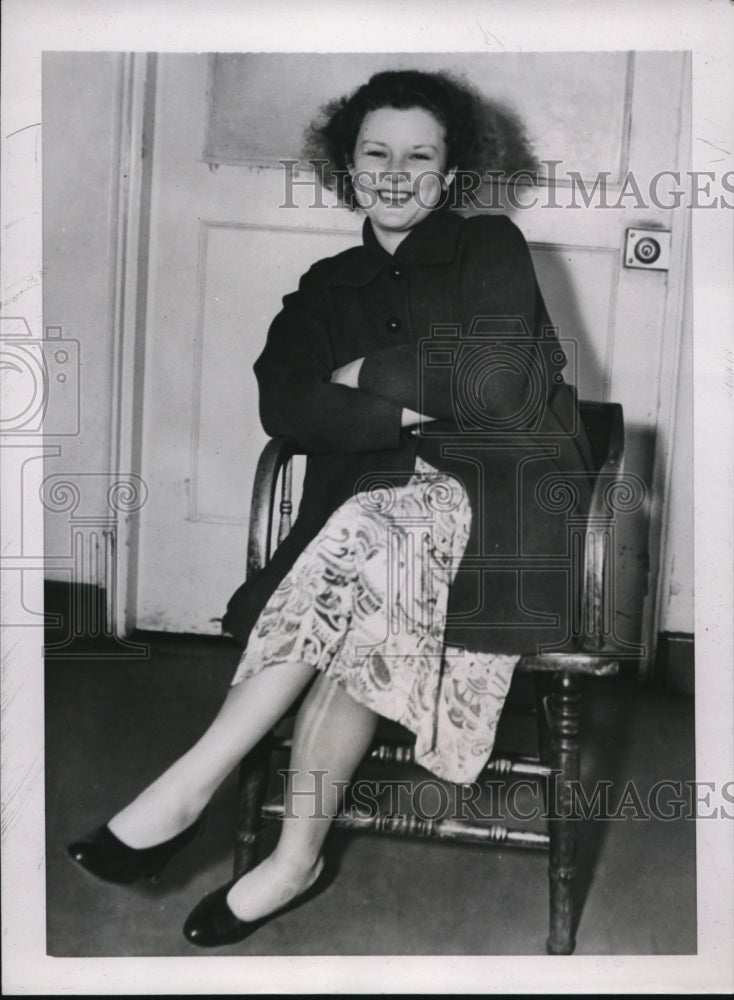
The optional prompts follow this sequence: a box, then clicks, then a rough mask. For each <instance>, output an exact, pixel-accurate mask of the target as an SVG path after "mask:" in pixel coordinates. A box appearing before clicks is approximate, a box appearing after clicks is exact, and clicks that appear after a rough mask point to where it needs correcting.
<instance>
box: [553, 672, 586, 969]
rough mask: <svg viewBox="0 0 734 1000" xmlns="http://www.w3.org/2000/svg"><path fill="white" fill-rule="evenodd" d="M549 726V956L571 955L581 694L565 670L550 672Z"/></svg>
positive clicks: (573, 925) (573, 942)
mask: <svg viewBox="0 0 734 1000" xmlns="http://www.w3.org/2000/svg"><path fill="white" fill-rule="evenodd" d="M544 703H545V716H546V719H547V724H548V728H549V734H548V735H549V740H548V764H549V766H550V768H551V770H552V772H553V773H552V775H551V786H550V788H549V793H551V794H549V798H550V800H551V801H549V803H548V808H547V811H548V815H549V817H550V818H549V820H548V836H549V851H550V864H549V868H548V877H549V883H550V885H549V887H550V934H549V936H548V940H547V941H546V950H547V952H548V954H549V955H570V954H572V952H573V950H574V947H575V945H576V941H575V939H574V931H575V912H574V909H575V908H574V894H573V892H574V877H575V875H576V824H575V822H574V820H573V818H572V817H571V809H572V803H573V799H572V792H571V785H570V783H571V782H574V783H575V782H577V781H578V777H579V740H578V734H579V714H580V704H581V695H580V694H579V691H578V686H577V683H576V678H575V677H574V676H573V675H572V674H569V673H558V674H555V675H554V677H553V686H552V691H551V693H550V695H548V696H547V697H546V698H545V699H544Z"/></svg>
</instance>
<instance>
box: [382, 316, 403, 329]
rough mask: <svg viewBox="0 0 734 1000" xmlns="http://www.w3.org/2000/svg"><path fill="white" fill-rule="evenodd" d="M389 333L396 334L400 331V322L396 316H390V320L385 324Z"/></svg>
mask: <svg viewBox="0 0 734 1000" xmlns="http://www.w3.org/2000/svg"><path fill="white" fill-rule="evenodd" d="M385 326H386V327H387V329H388V330H389V331H390V333H397V332H398V330H399V329H400V320H399V319H398V318H397V316H391V317H390V319H389V320H388V321H387V323H386V324H385Z"/></svg>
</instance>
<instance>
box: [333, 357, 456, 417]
mask: <svg viewBox="0 0 734 1000" xmlns="http://www.w3.org/2000/svg"><path fill="white" fill-rule="evenodd" d="M363 362H364V358H357V360H356V361H350V362H349V363H348V364H346V365H342V366H341V368H336V369H334V371H333V372H332V373H331V379H330V380H329V381H330V382H332V383H333V384H334V385H345V386H347V388H349V389H359V373H360V371H361V370H362V364H363ZM435 419H436V418H435V417H429V416H427V415H426V414H425V413H418V412H417V411H416V410H411V409H409V408H408V407H407V406H404V407H403V410H402V413H401V414H400V426H401V427H415V426H417V425H418V424H425V423H428V422H429V421H431V420H435Z"/></svg>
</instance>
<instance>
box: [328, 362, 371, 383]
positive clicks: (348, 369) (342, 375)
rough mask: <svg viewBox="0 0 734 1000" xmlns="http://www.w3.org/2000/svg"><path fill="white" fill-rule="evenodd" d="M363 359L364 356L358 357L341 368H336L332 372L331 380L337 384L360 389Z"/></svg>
mask: <svg viewBox="0 0 734 1000" xmlns="http://www.w3.org/2000/svg"><path fill="white" fill-rule="evenodd" d="M363 361H364V358H357V360H356V361H350V362H349V363H348V364H346V365H342V366H341V368H336V369H335V370H334V371H333V372H332V373H331V378H330V379H329V381H330V382H333V383H334V384H335V385H346V386H347V387H348V388H349V389H359V370H360V368H361V367H362V362H363Z"/></svg>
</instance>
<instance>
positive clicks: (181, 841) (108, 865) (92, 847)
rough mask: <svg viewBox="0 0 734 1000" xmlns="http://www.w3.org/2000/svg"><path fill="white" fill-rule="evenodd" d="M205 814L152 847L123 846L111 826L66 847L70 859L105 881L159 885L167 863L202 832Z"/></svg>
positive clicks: (120, 883) (99, 829) (100, 828)
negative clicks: (141, 880)
mask: <svg viewBox="0 0 734 1000" xmlns="http://www.w3.org/2000/svg"><path fill="white" fill-rule="evenodd" d="M205 815H206V812H203V813H202V814H201V816H199V818H198V819H197V820H195V822H193V823H192V824H191V826H187V827H186V829H185V830H182V831H181V833H179V834H177V835H176V836H175V837H171V839H170V840H165V841H164V842H163V843H162V844H155V845H154V846H153V847H143V848H135V847H128V846H127V844H123V842H122V841H121V840H119V839H118V838H117V837H116V836H115V835H114V833H113V832H112V831H111V830H110V828H109V827H108V826H100V827H98V828H97V829H96V830H93V831H92V832H91V833H88V834H87V836H86V837H84V838H83V839H82V840H77V841H76V842H75V843H73V844H72V845H71V846H70V847H68V848H67V852H68V854H69V857H70V858H72V860H73V861H76V863H77V864H78V865H81V867H82V868H84V869H85V870H86V871H88V872H91V874H92V875H95V876H96V877H97V878H101V879H103V880H104V881H105V882H116V883H117V884H118V885H130V883H132V882H136V881H137V880H138V879H148V880H149V881H151V882H157V881H158V879H159V877H160V875H161V872H162V871H163V869H164V868H165V867H166V865H167V864H168V862H169V861H170V860H171V858H172V857H173V856H174V854H178V852H179V851H181V850H183V848H184V847H186V845H187V844H190V843H191V841H192V840H194V839H195V838H196V836H197V835H198V834H199V833H200V832H201V830H202V829H203V826H204V817H205Z"/></svg>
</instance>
